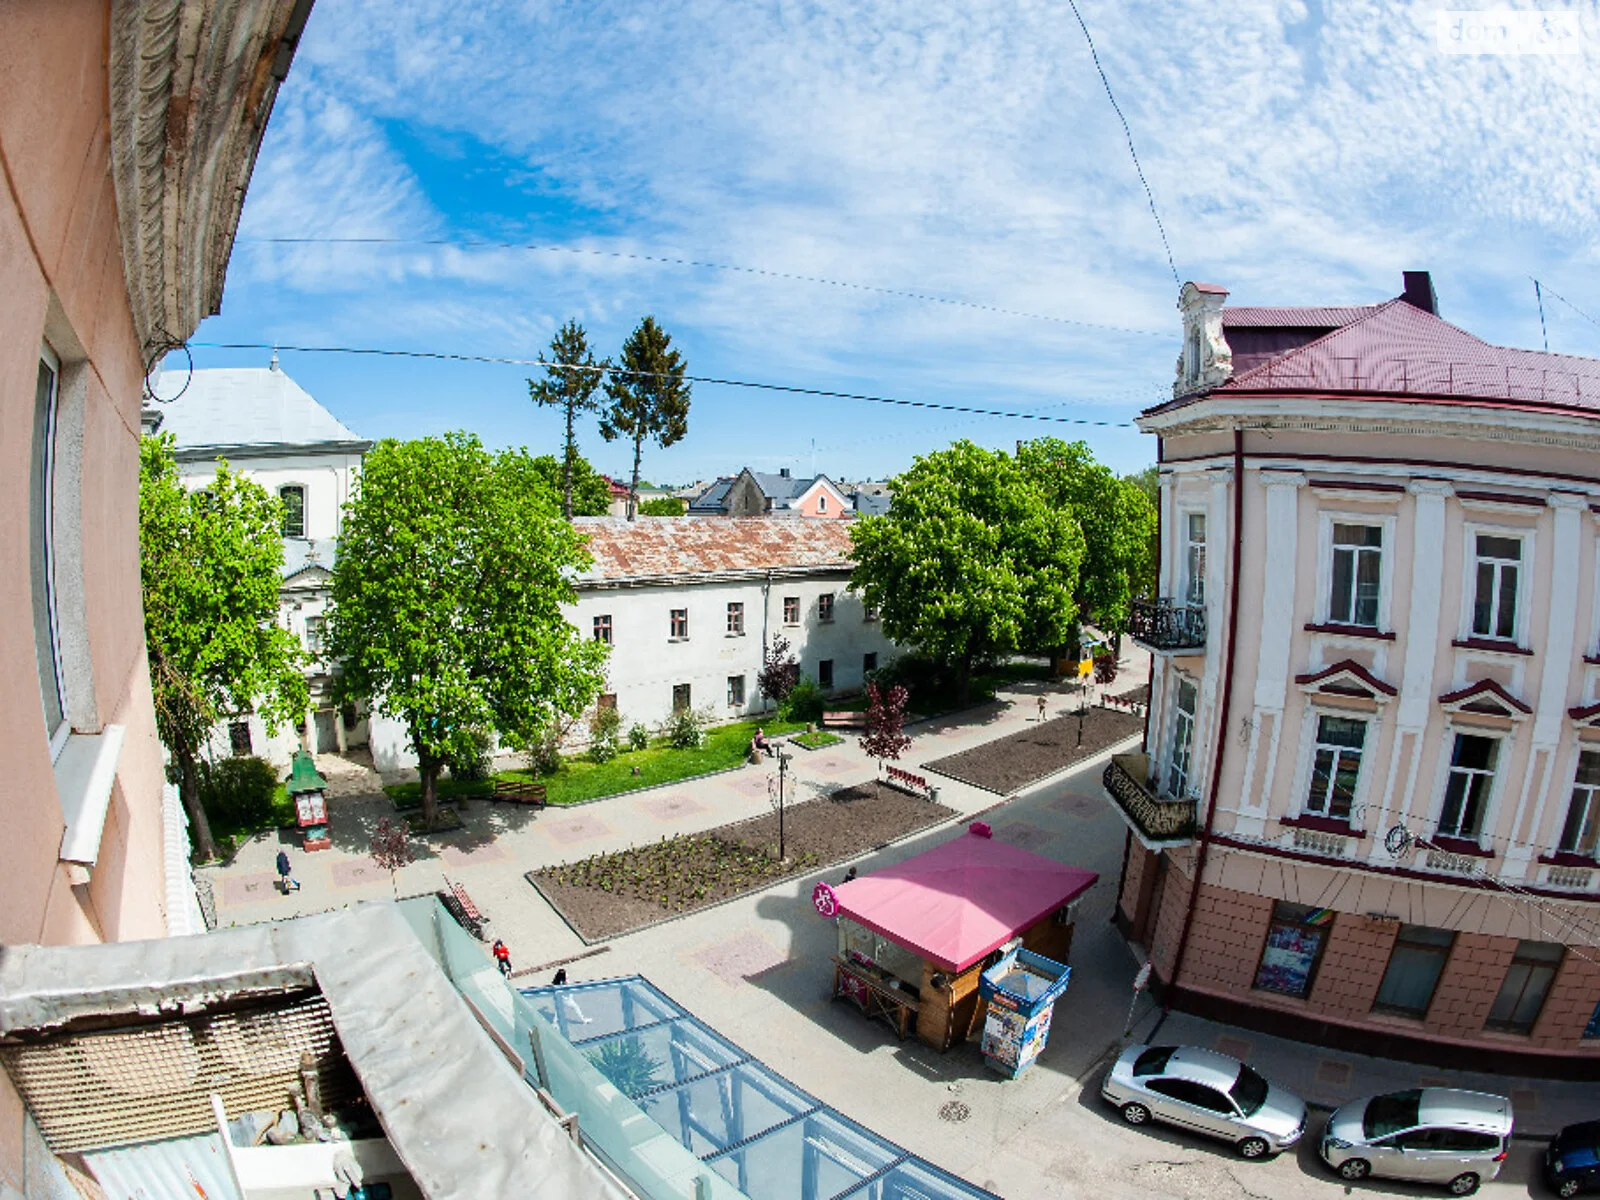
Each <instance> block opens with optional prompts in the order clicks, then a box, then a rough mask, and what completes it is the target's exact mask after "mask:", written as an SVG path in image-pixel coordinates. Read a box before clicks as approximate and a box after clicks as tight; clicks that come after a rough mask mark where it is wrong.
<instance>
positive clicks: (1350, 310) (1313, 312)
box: [1222, 304, 1378, 329]
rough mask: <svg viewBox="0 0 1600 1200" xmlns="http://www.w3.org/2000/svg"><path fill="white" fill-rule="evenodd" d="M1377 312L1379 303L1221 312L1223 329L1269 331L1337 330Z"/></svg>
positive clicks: (1238, 309) (1259, 308) (1226, 309)
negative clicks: (1230, 327)
mask: <svg viewBox="0 0 1600 1200" xmlns="http://www.w3.org/2000/svg"><path fill="white" fill-rule="evenodd" d="M1377 311H1378V305H1376V304H1360V305H1352V306H1347V307H1343V308H1284V307H1272V306H1266V307H1253V306H1249V305H1241V306H1240V307H1238V308H1224V309H1223V310H1222V326H1223V328H1224V329H1226V328H1228V327H1229V326H1230V325H1238V326H1262V327H1266V328H1269V329H1338V328H1340V327H1341V326H1344V325H1349V324H1351V323H1353V322H1355V321H1359V320H1361V318H1363V317H1370V316H1371V315H1372V314H1373V313H1375V312H1377Z"/></svg>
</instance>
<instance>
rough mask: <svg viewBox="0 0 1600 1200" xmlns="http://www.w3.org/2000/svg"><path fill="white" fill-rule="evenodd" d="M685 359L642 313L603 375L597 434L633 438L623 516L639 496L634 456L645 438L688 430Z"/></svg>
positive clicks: (672, 437) (679, 435)
mask: <svg viewBox="0 0 1600 1200" xmlns="http://www.w3.org/2000/svg"><path fill="white" fill-rule="evenodd" d="M687 371H688V364H687V363H685V362H684V360H683V355H681V354H679V353H678V351H676V350H674V349H672V335H671V334H669V333H668V332H667V331H666V330H665V329H663V328H661V326H659V325H657V324H656V319H655V318H654V317H646V318H645V319H644V320H642V321H640V322H639V326H638V328H637V329H635V330H634V331H633V332H632V333H631V334H629V335H628V340H627V341H626V342H624V343H623V344H622V357H621V360H620V361H619V362H618V363H617V365H616V367H614V368H613V369H612V371H611V373H610V376H609V377H608V378H607V380H606V396H607V397H608V398H609V399H610V402H611V403H610V404H609V405H608V406H607V408H606V410H605V412H604V414H603V415H602V417H601V420H600V436H601V437H603V438H605V439H606V441H608V442H613V441H616V440H617V439H618V438H621V439H623V440H624V441H628V442H632V443H633V483H632V485H631V486H630V487H629V489H628V520H630V521H631V520H633V518H634V515H635V505H636V504H637V502H638V497H639V461H640V458H641V455H642V451H643V446H644V442H645V439H646V438H653V439H654V440H655V443H656V445H658V446H660V447H661V448H662V449H663V450H665V449H666V448H667V447H668V446H672V445H675V444H676V443H678V442H679V441H682V440H683V437H684V435H685V434H687V433H688V432H689V396H690V390H691V389H690V387H689V383H688V381H687V380H685V379H684V374H685V373H686V372H687Z"/></svg>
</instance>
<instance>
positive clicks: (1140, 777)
mask: <svg viewBox="0 0 1600 1200" xmlns="http://www.w3.org/2000/svg"><path fill="white" fill-rule="evenodd" d="M1150 774H1151V770H1150V756H1149V755H1148V754H1139V753H1133V754H1116V755H1113V756H1112V758H1111V761H1110V762H1109V763H1107V764H1106V770H1105V774H1104V775H1102V776H1101V782H1102V783H1104V784H1105V788H1106V791H1108V792H1110V793H1111V798H1112V799H1113V800H1115V801H1116V802H1117V805H1118V807H1120V808H1121V809H1122V811H1123V812H1124V813H1126V814H1127V817H1128V820H1129V821H1131V822H1132V823H1133V825H1134V828H1135V829H1136V830H1138V831H1139V832H1140V833H1141V834H1142V835H1143V837H1144V838H1145V839H1146V840H1147V841H1149V842H1156V843H1162V844H1168V845H1170V844H1175V843H1181V842H1186V841H1188V840H1189V839H1190V838H1192V837H1194V827H1195V812H1194V810H1195V803H1194V801H1193V800H1174V799H1172V798H1171V797H1170V796H1162V795H1160V794H1158V793H1157V791H1156V790H1155V788H1154V786H1153V785H1152V783H1151V779H1150Z"/></svg>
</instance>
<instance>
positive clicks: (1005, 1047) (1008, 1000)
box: [978, 946, 1072, 1079]
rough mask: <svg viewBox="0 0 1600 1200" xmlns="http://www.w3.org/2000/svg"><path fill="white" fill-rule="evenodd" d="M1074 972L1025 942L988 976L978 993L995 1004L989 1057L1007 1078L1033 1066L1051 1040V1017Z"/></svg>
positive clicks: (986, 1049)
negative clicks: (1037, 952) (1033, 949)
mask: <svg viewBox="0 0 1600 1200" xmlns="http://www.w3.org/2000/svg"><path fill="white" fill-rule="evenodd" d="M1071 974H1072V968H1071V967H1067V966H1063V965H1062V964H1061V963H1058V962H1056V961H1055V960H1054V959H1049V958H1046V957H1045V956H1044V955H1042V954H1035V953H1033V951H1031V950H1024V949H1022V947H1020V946H1017V947H1014V948H1013V949H1012V950H1011V951H1010V952H1009V953H1008V954H1006V955H1005V956H1004V957H1003V958H1001V960H1000V961H999V962H997V963H995V965H994V966H992V967H990V968H989V969H988V970H987V971H985V972H984V973H983V974H982V976H981V977H980V983H979V985H978V991H979V994H980V995H982V996H983V999H984V1001H985V1003H986V1004H987V1005H988V1008H989V1015H988V1016H987V1017H985V1018H984V1022H983V1057H984V1061H986V1062H987V1063H988V1064H989V1066H991V1067H992V1068H994V1069H995V1070H996V1071H998V1072H1000V1074H1002V1075H1004V1076H1005V1077H1006V1078H1007V1079H1015V1078H1016V1077H1017V1076H1018V1075H1021V1074H1022V1073H1023V1072H1024V1071H1026V1070H1027V1069H1028V1068H1029V1067H1031V1066H1033V1060H1034V1059H1036V1058H1038V1057H1039V1052H1040V1051H1041V1050H1043V1049H1044V1044H1045V1042H1046V1041H1048V1040H1049V1038H1050V1015H1051V1013H1053V1012H1054V1011H1055V1006H1056V1001H1057V1000H1058V999H1060V998H1061V993H1063V992H1065V991H1066V990H1067V979H1068V977H1069V976H1070V975H1071Z"/></svg>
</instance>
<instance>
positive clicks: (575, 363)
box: [528, 321, 611, 518]
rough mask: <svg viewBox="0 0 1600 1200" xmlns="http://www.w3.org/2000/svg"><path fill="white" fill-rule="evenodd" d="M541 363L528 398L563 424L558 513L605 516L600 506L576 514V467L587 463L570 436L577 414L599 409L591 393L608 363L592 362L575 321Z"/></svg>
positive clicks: (585, 337) (585, 338)
mask: <svg viewBox="0 0 1600 1200" xmlns="http://www.w3.org/2000/svg"><path fill="white" fill-rule="evenodd" d="M539 361H540V362H541V363H545V362H548V364H549V365H547V366H546V367H545V372H544V378H543V379H538V380H534V379H530V380H528V397H529V398H530V399H531V400H532V401H533V402H534V403H535V404H536V405H538V406H539V407H540V408H559V409H560V410H561V412H562V416H563V417H564V418H565V420H566V426H567V432H566V437H565V439H564V440H563V442H562V462H561V464H560V469H561V474H562V486H561V497H562V501H561V511H562V513H563V514H565V515H566V516H567V517H568V518H571V517H572V516H574V515H577V516H599V515H600V514H601V513H604V512H605V505H604V504H603V503H602V505H601V506H600V510H599V512H591V513H585V512H580V511H579V509H578V507H577V501H576V498H575V496H574V490H575V487H576V485H577V480H576V479H575V475H576V473H577V466H578V464H579V463H583V466H584V467H585V468H587V467H588V465H589V464H588V463H584V462H583V459H582V458H580V457H579V455H578V439H577V436H576V435H575V434H574V432H573V428H572V426H573V421H574V420H575V419H576V417H577V415H578V414H579V413H581V412H592V411H594V410H595V409H597V408H599V407H600V401H599V400H598V398H597V397H596V395H595V393H597V392H598V391H599V390H600V384H601V382H602V380H603V379H604V377H605V371H606V368H607V367H609V366H610V365H611V364H610V363H609V362H605V361H602V362H598V363H597V362H595V360H594V355H593V354H592V353H590V351H589V335H588V334H586V333H585V332H584V330H583V326H582V325H579V324H578V323H577V322H576V321H568V322H567V323H566V324H565V325H563V326H562V327H561V328H560V329H559V330H557V331H556V335H555V337H554V338H552V339H551V341H550V358H549V359H548V360H547V359H546V358H545V356H544V355H543V354H540V355H539Z"/></svg>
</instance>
